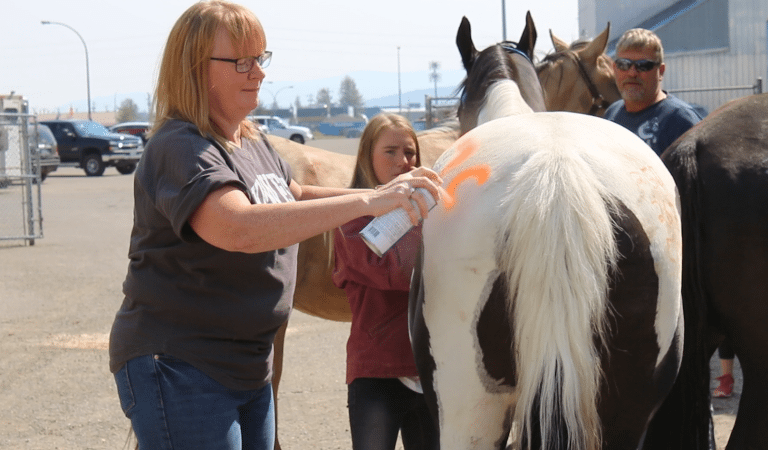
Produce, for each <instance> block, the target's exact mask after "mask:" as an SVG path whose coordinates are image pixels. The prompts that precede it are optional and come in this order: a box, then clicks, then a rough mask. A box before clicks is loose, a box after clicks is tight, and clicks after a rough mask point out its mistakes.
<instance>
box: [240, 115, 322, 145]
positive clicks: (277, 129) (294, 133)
mask: <svg viewBox="0 0 768 450" xmlns="http://www.w3.org/2000/svg"><path fill="white" fill-rule="evenodd" d="M248 119H250V120H251V122H253V123H255V124H256V125H259V126H262V127H267V133H269V134H274V135H275V136H280V137H284V138H286V139H290V140H292V141H294V142H298V143H299V144H303V143H305V142H307V141H310V140H312V139H314V138H315V136H314V135H313V134H312V131H311V130H310V129H309V128H307V127H300V126H295V125H288V124H287V123H285V121H283V119H281V118H279V117H277V116H248ZM262 130H263V128H262Z"/></svg>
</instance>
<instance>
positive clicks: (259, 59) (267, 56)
mask: <svg viewBox="0 0 768 450" xmlns="http://www.w3.org/2000/svg"><path fill="white" fill-rule="evenodd" d="M211 59H212V60H214V61H224V62H231V63H234V64H235V70H236V71H237V73H248V72H250V71H251V69H253V63H254V62H255V63H256V64H258V65H259V67H261V68H262V69H266V68H267V66H269V61H271V60H272V52H270V51H266V52H264V53H262V54H261V55H259V56H249V57H247V58H238V59H232V58H211Z"/></svg>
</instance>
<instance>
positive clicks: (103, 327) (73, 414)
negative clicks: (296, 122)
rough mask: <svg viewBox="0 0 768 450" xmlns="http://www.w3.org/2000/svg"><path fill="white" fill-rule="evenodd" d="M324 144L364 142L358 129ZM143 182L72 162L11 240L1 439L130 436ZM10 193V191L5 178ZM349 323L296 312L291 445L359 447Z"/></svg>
mask: <svg viewBox="0 0 768 450" xmlns="http://www.w3.org/2000/svg"><path fill="white" fill-rule="evenodd" d="M313 144H315V145H316V146H318V147H323V148H327V149H331V150H337V151H342V152H345V153H354V151H355V148H356V145H357V140H354V139H349V140H327V141H325V140H319V141H315V142H313ZM131 183H132V176H125V175H119V174H118V173H117V172H116V171H115V169H111V168H110V169H107V171H106V172H105V174H104V176H103V177H97V178H87V177H85V176H84V174H83V172H82V170H79V169H60V170H59V171H57V172H54V173H53V174H51V176H50V177H49V178H48V180H46V181H45V183H44V184H43V187H42V195H43V218H44V225H43V231H44V237H43V238H42V239H38V240H37V241H36V243H35V245H34V246H26V245H24V243H23V242H20V241H0V405H2V408H0V449H30V450H37V449H39V450H50V449H62V450H69V449H71V450H84V449H110V450H112V449H120V448H124V447H126V442H127V437H128V430H129V424H128V421H127V419H125V417H124V416H123V415H122V412H121V411H120V408H119V403H118V400H117V394H116V392H115V388H114V383H113V381H112V377H111V374H110V373H109V371H108V368H107V360H108V357H107V351H106V345H107V335H108V332H109V329H110V326H111V323H112V319H113V317H114V314H115V312H116V311H117V309H118V307H119V305H120V302H121V283H122V281H123V278H124V276H125V269H126V265H127V257H126V254H127V247H128V237H129V233H130V228H131V221H132V208H133V197H132V190H131V189H132V187H131V186H132V184H131ZM2 195H10V194H9V191H8V190H6V189H0V196H2ZM2 214H4V212H3V211H0V215H2ZM0 233H2V230H0ZM348 332H349V325H348V324H344V323H335V322H329V321H324V320H320V319H316V318H313V317H310V316H307V315H305V314H302V313H298V312H297V313H295V314H294V315H293V317H292V318H291V323H290V327H289V329H288V335H287V339H286V361H285V371H284V378H283V382H282V384H281V392H280V429H279V435H280V438H281V442H282V444H283V448H284V449H286V450H290V449H305V448H317V449H349V448H351V444H350V439H349V425H348V419H347V411H346V386H345V385H344V357H345V356H344V351H345V350H344V349H345V342H346V336H347V334H348ZM713 363H716V360H715V361H713ZM715 374H717V372H715ZM737 383H738V384H737V395H736V396H735V397H734V398H733V399H729V400H716V403H715V408H716V413H717V419H716V420H717V422H716V423H717V424H716V428H717V433H718V443H719V445H720V448H723V447H724V443H725V439H727V435H728V433H729V432H730V427H731V426H732V417H733V416H732V414H733V413H734V412H735V406H736V405H737V403H738V394H739V393H740V382H737Z"/></svg>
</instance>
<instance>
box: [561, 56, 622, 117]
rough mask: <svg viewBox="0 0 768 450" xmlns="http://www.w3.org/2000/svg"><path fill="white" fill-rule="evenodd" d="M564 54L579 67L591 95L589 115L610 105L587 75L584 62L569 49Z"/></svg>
mask: <svg viewBox="0 0 768 450" xmlns="http://www.w3.org/2000/svg"><path fill="white" fill-rule="evenodd" d="M566 55H567V56H568V57H569V58H571V59H572V60H573V62H574V63H576V66H577V67H578V68H579V74H581V79H582V80H584V83H585V84H586V85H587V89H588V90H589V94H590V95H591V96H592V106H591V107H590V108H589V115H590V116H594V115H596V113H597V112H598V111H599V110H601V109H607V108H608V107H609V106H611V102H609V101H608V100H606V99H605V98H603V95H602V94H601V93H600V92H599V91H598V90H597V86H596V85H595V83H594V81H592V78H590V77H589V73H587V68H586V67H584V62H582V61H581V58H579V55H577V54H576V53H575V52H571V51H569V52H567V53H566Z"/></svg>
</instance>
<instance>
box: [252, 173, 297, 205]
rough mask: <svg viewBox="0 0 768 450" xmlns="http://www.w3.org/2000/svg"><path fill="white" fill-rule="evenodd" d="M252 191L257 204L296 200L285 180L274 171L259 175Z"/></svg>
mask: <svg viewBox="0 0 768 450" xmlns="http://www.w3.org/2000/svg"><path fill="white" fill-rule="evenodd" d="M250 192H251V198H252V199H253V202H254V204H256V205H261V204H264V203H290V202H295V201H296V199H294V198H293V194H291V190H290V189H289V188H288V185H287V184H286V183H285V180H284V179H283V178H281V177H279V176H278V175H277V174H274V173H267V174H261V175H257V176H256V179H255V180H254V182H253V186H251V189H250Z"/></svg>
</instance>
